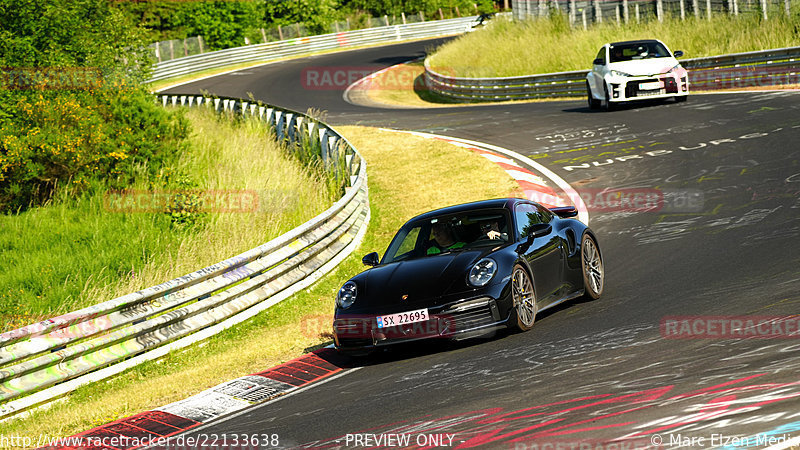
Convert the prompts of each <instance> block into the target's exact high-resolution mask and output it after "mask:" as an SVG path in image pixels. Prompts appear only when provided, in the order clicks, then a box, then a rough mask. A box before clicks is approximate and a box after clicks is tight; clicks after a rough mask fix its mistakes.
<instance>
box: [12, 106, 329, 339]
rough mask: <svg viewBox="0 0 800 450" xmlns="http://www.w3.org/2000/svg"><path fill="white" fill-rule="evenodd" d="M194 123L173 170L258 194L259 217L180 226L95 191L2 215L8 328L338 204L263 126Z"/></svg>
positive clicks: (170, 273) (153, 279)
mask: <svg viewBox="0 0 800 450" xmlns="http://www.w3.org/2000/svg"><path fill="white" fill-rule="evenodd" d="M186 117H187V118H188V119H189V120H190V122H191V125H192V130H193V131H192V134H191V136H190V138H189V145H188V146H187V147H188V149H187V151H185V152H184V153H183V154H182V155H181V156H180V158H179V160H178V162H177V165H176V166H175V168H174V171H173V172H174V173H180V174H185V175H184V176H188V177H189V180H188V181H187V182H186V183H185V184H186V185H187V186H188V187H190V188H192V189H198V188H199V189H204V190H212V191H213V190H225V191H231V190H233V191H236V190H247V191H252V192H254V193H255V194H257V197H258V205H259V206H258V209H257V210H256V211H252V212H211V213H199V214H200V217H199V218H198V220H196V221H193V223H194V225H193V226H178V225H176V224H175V222H174V221H173V220H172V218H171V217H170V216H169V215H167V214H165V213H147V212H119V211H114V210H110V209H109V208H107V207H106V206H105V205H104V203H103V199H104V195H105V194H106V193H105V192H103V191H102V189H94V190H92V192H94V193H87V194H84V195H82V196H80V197H72V196H70V195H69V193H67V192H62V193H61V194H60V195H59V196H58V198H56V199H54V200H53V201H52V202H51V203H50V204H48V205H46V206H42V207H36V208H31V209H29V210H27V211H24V212H20V213H16V214H7V215H0V267H2V270H0V318H2V320H0V327H2V328H0V330H8V329H13V328H15V327H19V326H21V325H26V324H28V323H32V322H34V321H35V320H38V319H41V318H44V317H47V316H52V315H55V314H60V313H65V312H68V311H72V310H74V309H77V308H80V307H84V306H88V305H91V304H95V303H98V302H101V301H104V300H108V299H111V298H114V297H117V296H120V295H124V294H127V293H130V292H133V291H136V290H139V289H142V288H145V287H148V286H152V285H155V284H158V283H161V282H163V281H166V280H168V279H171V278H174V277H176V276H180V275H183V274H186V273H188V272H191V271H194V270H197V269H199V268H201V267H204V266H206V265H210V264H213V263H215V262H217V261H220V260H222V259H225V258H228V257H231V256H234V255H236V254H238V253H241V252H243V251H245V250H247V249H250V248H252V247H255V246H257V245H259V244H262V243H264V242H266V241H268V240H270V239H272V238H274V237H276V236H278V235H280V234H282V233H285V232H286V231H289V230H290V229H292V228H294V227H296V226H297V225H300V224H301V223H303V222H304V221H306V220H308V219H310V218H311V217H313V216H314V215H316V214H318V213H320V212H322V211H324V210H325V209H326V208H327V207H328V206H330V204H331V203H332V202H333V201H335V199H336V193H335V192H334V190H333V189H331V186H330V183H329V182H328V179H327V178H326V176H325V175H324V174H323V173H322V172H321V170H319V169H318V168H314V167H312V168H308V167H305V166H304V165H303V164H302V163H301V162H299V161H298V160H297V159H296V158H293V157H291V156H289V155H288V154H287V151H286V149H283V148H281V147H280V146H279V145H277V143H276V142H275V140H274V136H272V135H271V132H270V131H268V130H267V129H266V128H265V127H263V126H262V125H258V124H256V123H254V122H251V121H239V122H232V121H231V120H230V119H228V118H224V117H218V116H216V115H215V114H214V113H213V112H210V111H190V112H188V113H187V114H186ZM166 176H167V177H169V176H170V175H169V174H167V175H166ZM170 185H172V186H175V185H180V183H174V182H173V183H171V184H170ZM132 188H134V189H148V188H149V187H148V186H147V185H144V184H140V185H137V186H132ZM193 214H194V213H193Z"/></svg>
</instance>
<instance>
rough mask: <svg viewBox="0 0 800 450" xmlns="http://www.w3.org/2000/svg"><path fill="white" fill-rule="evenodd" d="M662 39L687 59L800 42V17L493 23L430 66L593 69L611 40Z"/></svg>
mask: <svg viewBox="0 0 800 450" xmlns="http://www.w3.org/2000/svg"><path fill="white" fill-rule="evenodd" d="M643 38H656V39H660V40H661V41H663V42H664V43H666V44H667V46H668V47H669V48H670V49H672V50H683V51H684V53H685V55H686V57H687V58H695V57H701V56H714V55H721V54H726V53H738V52H746V51H756V50H764V49H770V48H779V47H791V46H797V45H800V15H798V14H795V15H794V16H792V18H787V17H786V15H785V14H779V13H775V14H773V15H772V16H771V17H770V19H769V20H767V21H763V20H761V19H760V17H759V16H757V15H753V14H748V15H742V16H739V17H738V18H736V17H731V16H727V15H722V14H721V15H715V16H713V17H712V20H707V19H705V18H700V19H696V18H695V17H694V16H691V17H688V18H687V19H686V20H685V21H681V20H680V19H679V18H677V19H676V18H667V19H665V20H664V21H663V22H658V21H656V20H650V21H647V22H642V23H638V24H637V23H629V24H628V25H625V26H622V27H618V26H617V25H616V22H604V23H603V24H598V25H594V26H592V27H590V28H589V29H588V30H586V31H584V30H583V28H582V27H575V28H571V27H570V26H569V23H568V22H567V20H566V18H564V17H563V16H556V17H554V18H553V19H549V20H544V19H543V20H529V21H518V22H512V21H510V20H497V21H493V22H492V23H491V25H490V26H488V27H486V28H484V29H482V30H479V31H476V32H473V33H467V34H465V35H463V36H461V37H459V38H457V39H455V40H453V41H450V42H448V43H446V44H444V45H442V46H441V47H439V48H438V49H436V51H435V53H434V54H433V55H432V56H431V59H430V62H431V65H432V68H433V69H434V70H436V71H437V72H440V73H442V74H445V75H455V76H461V77H509V76H520V75H531V74H539V73H552V72H561V71H571V70H583V69H587V70H588V69H589V68H590V64H591V61H592V59H593V58H594V57H595V55H596V54H597V51H598V49H599V48H600V47H601V46H602V45H603V44H605V43H607V42H614V41H624V40H631V39H643Z"/></svg>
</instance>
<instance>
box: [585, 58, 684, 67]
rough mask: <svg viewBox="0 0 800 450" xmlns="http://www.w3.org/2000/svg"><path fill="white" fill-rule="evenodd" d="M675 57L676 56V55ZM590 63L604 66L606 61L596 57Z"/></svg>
mask: <svg viewBox="0 0 800 450" xmlns="http://www.w3.org/2000/svg"><path fill="white" fill-rule="evenodd" d="M676 58H677V56H676ZM592 64H594V65H595V66H605V65H606V62H605V61H603V58H597V59H595V60H594V61H592Z"/></svg>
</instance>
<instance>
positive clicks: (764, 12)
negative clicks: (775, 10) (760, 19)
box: [761, 0, 767, 20]
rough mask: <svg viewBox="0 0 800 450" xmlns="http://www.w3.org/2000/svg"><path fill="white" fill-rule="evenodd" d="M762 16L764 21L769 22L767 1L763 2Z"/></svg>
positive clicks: (763, 0)
mask: <svg viewBox="0 0 800 450" xmlns="http://www.w3.org/2000/svg"><path fill="white" fill-rule="evenodd" d="M761 14H763V16H764V20H767V0H761Z"/></svg>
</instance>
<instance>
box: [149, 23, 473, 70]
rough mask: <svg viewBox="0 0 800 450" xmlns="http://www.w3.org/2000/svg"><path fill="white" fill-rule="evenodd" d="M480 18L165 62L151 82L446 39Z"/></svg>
mask: <svg viewBox="0 0 800 450" xmlns="http://www.w3.org/2000/svg"><path fill="white" fill-rule="evenodd" d="M476 18H477V16H470V17H462V18H458V19H445V20H436V21H430V22H418V23H409V24H405V25H392V26H384V27H376V28H368V29H364V30H354V31H343V32H341V33H331V34H323V35H318V36H309V37H302V38H296V39H288V40H285V41H279V42H270V43H266V44H254V45H247V46H244V47H236V48H230V49H225V50H218V51H215V52H209V53H204V54H201V55H194V56H187V57H184V58H178V59H174V60H171V61H164V62H161V63H158V64H156V65H155V66H154V70H153V74H152V76H151V78H150V81H151V82H152V81H159V80H165V79H168V78H172V77H175V76H179V75H188V74H192V73H197V72H202V71H204V70H209V69H216V68H220V67H225V66H229V65H232V64H240V63H247V62H269V61H275V60H278V59H281V58H286V57H290V56H297V55H303V54H307V53H313V52H318V51H324V50H334V49H344V48H351V47H358V46H363V45H371V44H380V43H387V42H399V41H405V40H411V39H422V38H430V37H436V36H446V35H452V34H458V33H462V32H464V31H465V30H466V29H467V27H468V26H469V25H470V24H471V23H472V22H474V21H475V19H476Z"/></svg>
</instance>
